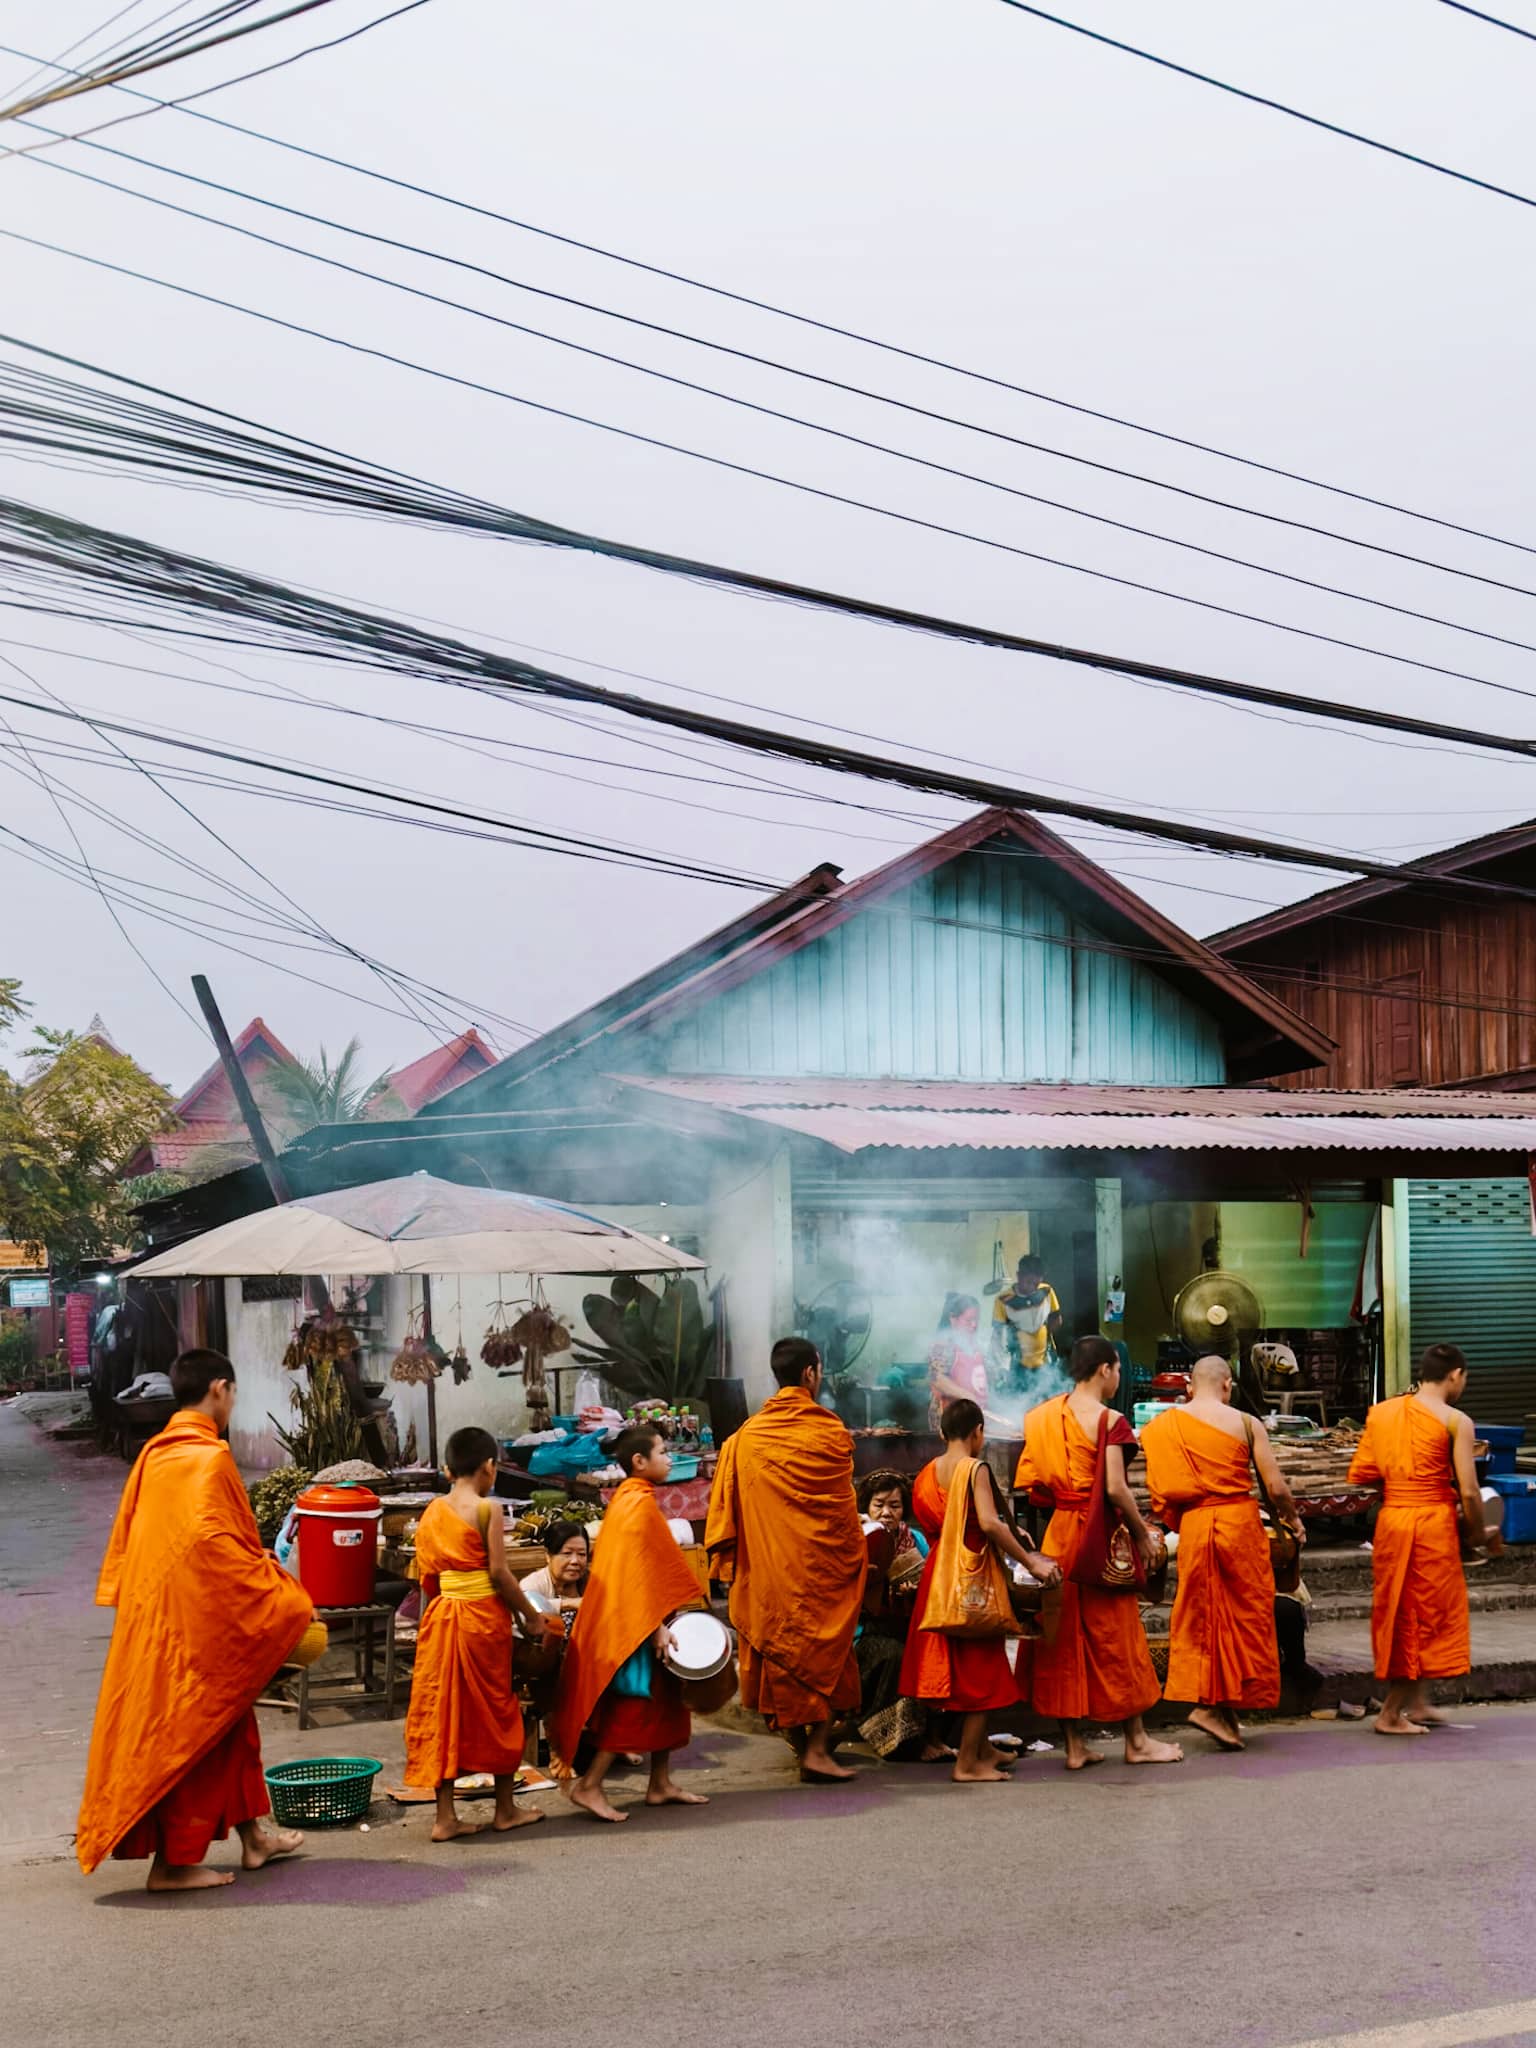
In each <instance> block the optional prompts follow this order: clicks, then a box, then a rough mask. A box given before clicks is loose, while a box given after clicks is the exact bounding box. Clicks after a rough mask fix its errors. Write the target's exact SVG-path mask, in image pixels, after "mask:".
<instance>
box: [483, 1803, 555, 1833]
mask: <svg viewBox="0 0 1536 2048" xmlns="http://www.w3.org/2000/svg"><path fill="white" fill-rule="evenodd" d="M543 1818H544V1815H543V1814H542V1813H541V1812H540V1810H539V1808H538V1807H536V1806H520V1807H517V1808H516V1809H515V1810H514V1812H513V1815H512V1818H511V1819H510V1820H501V1819H497V1820H494V1821H492V1823H491V1826H492V1828H493V1829H494V1831H495V1832H496V1833H497V1834H498V1835H510V1834H511V1832H512V1830H513V1829H514V1828H532V1827H537V1826H538V1824H539V1822H540V1821H541V1820H542V1819H543Z"/></svg>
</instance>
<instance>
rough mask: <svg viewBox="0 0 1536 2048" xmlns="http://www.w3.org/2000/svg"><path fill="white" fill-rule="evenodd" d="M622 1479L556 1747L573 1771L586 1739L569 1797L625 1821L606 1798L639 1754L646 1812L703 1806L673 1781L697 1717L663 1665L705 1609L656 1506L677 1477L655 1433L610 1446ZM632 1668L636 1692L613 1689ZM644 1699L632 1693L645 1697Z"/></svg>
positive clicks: (569, 1659) (576, 1642)
mask: <svg viewBox="0 0 1536 2048" xmlns="http://www.w3.org/2000/svg"><path fill="white" fill-rule="evenodd" d="M613 1461H614V1463H615V1464H616V1465H618V1466H619V1467H620V1469H621V1470H622V1471H623V1472H624V1474H625V1478H624V1481H623V1483H622V1485H621V1486H620V1487H619V1489H618V1491H617V1492H616V1493H615V1494H614V1496H613V1499H612V1500H611V1501H610V1502H609V1503H608V1511H607V1513H606V1514H605V1515H604V1516H603V1520H602V1524H601V1527H600V1528H599V1530H598V1539H597V1545H596V1548H595V1549H594V1550H593V1553H592V1570H591V1575H590V1576H589V1578H588V1580H587V1590H586V1594H585V1596H584V1598H583V1600H582V1603H581V1607H580V1610H579V1611H578V1613H577V1616H576V1622H575V1626H574V1628H573V1629H572V1631H571V1639H570V1643H569V1644H568V1646H567V1648H566V1652H565V1661H564V1663H563V1664H562V1666H561V1669H560V1684H559V1689H558V1691H557V1692H556V1695H555V1711H554V1714H553V1716H552V1718H551V1720H550V1727H549V1740H550V1748H551V1749H552V1750H553V1751H554V1753H555V1755H556V1757H557V1759H558V1760H559V1762H560V1764H561V1766H562V1768H563V1769H564V1770H565V1771H566V1772H567V1773H569V1772H570V1771H572V1770H573V1769H574V1767H575V1762H576V1750H577V1746H578V1744H579V1743H580V1742H581V1739H582V1735H583V1733H585V1734H586V1736H587V1739H588V1741H589V1742H590V1743H591V1744H592V1745H593V1755H592V1759H591V1761H590V1762H589V1763H588V1765H587V1768H586V1769H585V1770H584V1771H583V1772H582V1774H581V1776H580V1777H579V1778H572V1779H571V1780H570V1782H569V1783H568V1784H567V1786H566V1796H567V1797H568V1798H569V1799H570V1800H571V1802H572V1804H573V1805H576V1806H579V1807H581V1808H583V1809H584V1810H585V1811H586V1812H587V1813H590V1814H591V1815H592V1816H593V1818H594V1819H595V1820H606V1821H621V1820H628V1818H629V1815H628V1814H627V1813H621V1812H620V1811H619V1809H618V1808H617V1807H616V1806H615V1805H614V1804H613V1803H612V1801H611V1800H610V1799H609V1798H608V1797H607V1795H606V1793H605V1792H604V1790H603V1780H604V1779H605V1778H606V1777H607V1775H608V1772H609V1770H610V1768H611V1767H612V1764H613V1760H614V1758H615V1757H616V1756H619V1755H623V1754H626V1753H628V1752H630V1751H636V1752H638V1753H639V1754H641V1755H643V1756H644V1755H648V1756H649V1757H650V1759H651V1776H650V1783H649V1784H648V1785H647V1786H646V1789H645V1803H646V1805H647V1806H705V1805H707V1804H708V1801H707V1800H706V1799H705V1798H704V1796H703V1795H702V1793H698V1792H685V1791H684V1790H683V1788H682V1786H681V1785H679V1784H678V1783H677V1782H676V1781H675V1780H674V1778H673V1776H672V1752H673V1750H675V1749H684V1748H686V1747H687V1744H688V1738H689V1736H690V1735H691V1734H692V1733H693V1717H692V1715H691V1714H690V1713H689V1711H688V1708H687V1706H686V1704H685V1703H684V1700H683V1696H682V1693H681V1690H680V1689H679V1686H678V1682H677V1680H676V1679H675V1678H674V1677H673V1676H672V1674H671V1672H670V1671H668V1670H667V1668H666V1667H665V1665H664V1664H663V1663H662V1661H661V1658H662V1653H663V1652H664V1651H665V1650H666V1648H667V1647H668V1643H669V1640H670V1631H669V1630H668V1627H667V1623H668V1621H669V1620H670V1618H671V1617H672V1616H673V1615H675V1614H676V1613H677V1612H678V1611H679V1609H680V1608H685V1607H698V1606H700V1605H701V1604H702V1603H701V1597H700V1593H699V1582H698V1580H697V1579H696V1578H695V1577H694V1575H693V1573H692V1572H691V1571H690V1570H689V1568H688V1566H687V1565H686V1564H685V1563H684V1562H683V1554H682V1552H681V1551H680V1550H679V1549H678V1547H677V1540H676V1538H675V1537H674V1536H673V1534H672V1531H671V1530H670V1529H669V1528H668V1527H667V1524H666V1520H665V1518H664V1516H663V1515H662V1512H661V1509H660V1508H659V1507H658V1505H657V1503H656V1489H657V1487H658V1486H664V1485H665V1484H666V1482H667V1475H668V1474H669V1473H670V1471H671V1470H672V1457H671V1453H670V1452H669V1451H668V1449H667V1446H666V1442H665V1440H664V1438H663V1437H662V1435H661V1433H660V1432H659V1431H658V1430H655V1429H652V1428H651V1427H650V1426H649V1425H647V1424H637V1425H636V1426H635V1427H634V1428H632V1429H626V1430H624V1431H623V1432H622V1434H621V1435H620V1437H619V1439H618V1442H617V1443H616V1444H615V1445H614V1447H613ZM626 1668H627V1669H628V1670H629V1672H630V1675H631V1681H632V1683H631V1685H630V1686H625V1685H623V1684H622V1683H621V1684H618V1685H616V1684H615V1680H617V1679H618V1677H619V1673H620V1672H621V1670H625V1669H626ZM641 1687H643V1689H641V1690H637V1689H635V1688H641Z"/></svg>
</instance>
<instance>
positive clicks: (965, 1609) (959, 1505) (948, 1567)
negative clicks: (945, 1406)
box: [918, 1458, 1022, 1636]
mask: <svg viewBox="0 0 1536 2048" xmlns="http://www.w3.org/2000/svg"><path fill="white" fill-rule="evenodd" d="M979 1462H980V1460H979V1459H976V1458H970V1459H967V1461H966V1463H965V1464H964V1466H963V1467H962V1468H961V1469H960V1470H959V1471H957V1472H956V1474H955V1476H954V1479H953V1480H952V1481H951V1483H950V1488H949V1498H948V1500H947V1501H946V1502H945V1505H944V1523H943V1526H942V1528H941V1529H940V1530H939V1540H938V1542H937V1543H936V1544H935V1545H934V1552H933V1565H932V1571H931V1574H930V1576H929V1580H928V1598H927V1601H926V1603H925V1605H924V1608H923V1618H922V1620H921V1621H920V1622H919V1623H918V1627H919V1628H923V1629H931V1630H933V1631H934V1632H935V1633H937V1634H939V1635H946V1636H1016V1635H1019V1634H1021V1633H1022V1630H1021V1628H1020V1624H1019V1622H1018V1620H1017V1619H1016V1617H1015V1615H1014V1611H1013V1599H1012V1582H1011V1580H1010V1579H1009V1576H1008V1572H1007V1568H1006V1567H1005V1566H1004V1564H1003V1561H1002V1559H1001V1558H1000V1557H999V1556H998V1554H997V1552H996V1551H995V1550H994V1549H993V1548H992V1545H991V1544H990V1543H987V1542H983V1544H982V1546H981V1549H980V1550H979V1551H978V1550H972V1549H970V1548H969V1547H968V1545H967V1543H966V1540H965V1525H966V1521H967V1519H968V1517H969V1514H970V1506H971V1488H972V1486H973V1485H974V1483H975V1478H976V1468H977V1465H978V1464H979ZM988 1477H989V1478H990V1477H991V1474H990V1473H989V1474H988Z"/></svg>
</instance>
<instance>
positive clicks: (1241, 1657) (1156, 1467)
mask: <svg viewBox="0 0 1536 2048" xmlns="http://www.w3.org/2000/svg"><path fill="white" fill-rule="evenodd" d="M1141 1448H1142V1454H1143V1455H1144V1457H1145V1458H1146V1461H1147V1487H1148V1490H1149V1491H1150V1493H1151V1495H1152V1505H1153V1507H1154V1508H1155V1509H1156V1510H1157V1512H1158V1514H1159V1515H1160V1516H1161V1517H1162V1518H1163V1520H1164V1521H1166V1522H1167V1523H1168V1525H1169V1527H1170V1528H1176V1529H1177V1530H1178V1532H1179V1591H1178V1597H1177V1599H1176V1600H1175V1601H1174V1603H1173V1621H1172V1623H1171V1636H1172V1640H1171V1642H1170V1645H1169V1651H1168V1684H1167V1686H1166V1688H1165V1690H1166V1692H1167V1695H1168V1697H1169V1699H1171V1700H1190V1701H1193V1702H1194V1703H1195V1704H1196V1705H1198V1706H1202V1707H1212V1706H1229V1707H1274V1706H1278V1705H1279V1703H1280V1649H1279V1643H1278V1641H1277V1639H1276V1636H1275V1575H1274V1573H1273V1571H1272V1570H1271V1569H1270V1563H1269V1538H1268V1536H1267V1535H1266V1534H1265V1531H1264V1524H1263V1522H1262V1521H1261V1520H1260V1518H1259V1504H1258V1502H1257V1501H1256V1500H1255V1499H1254V1498H1253V1495H1252V1492H1251V1490H1250V1489H1251V1486H1252V1477H1251V1461H1250V1458H1249V1454H1248V1446H1247V1444H1246V1443H1245V1442H1244V1440H1243V1439H1242V1438H1241V1437H1233V1436H1228V1435H1227V1433H1226V1431H1225V1430H1222V1429H1218V1428H1217V1427H1216V1426H1215V1424H1214V1423H1210V1422H1202V1421H1201V1420H1200V1418H1199V1416H1198V1415H1190V1414H1188V1413H1187V1412H1186V1411H1185V1410H1184V1409H1182V1408H1169V1409H1165V1410H1164V1412H1163V1413H1162V1414H1161V1415H1158V1416H1154V1418H1153V1419H1152V1421H1151V1422H1149V1423H1148V1424H1147V1425H1146V1427H1145V1428H1144V1429H1143V1430H1142V1432H1141Z"/></svg>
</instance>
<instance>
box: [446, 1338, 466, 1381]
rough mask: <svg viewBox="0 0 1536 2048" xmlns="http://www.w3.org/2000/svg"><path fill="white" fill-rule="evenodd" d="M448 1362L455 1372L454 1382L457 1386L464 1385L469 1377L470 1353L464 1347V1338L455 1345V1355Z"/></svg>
mask: <svg viewBox="0 0 1536 2048" xmlns="http://www.w3.org/2000/svg"><path fill="white" fill-rule="evenodd" d="M448 1364H449V1367H450V1369H451V1370H452V1373H453V1384H454V1385H455V1386H456V1387H462V1386H463V1384H464V1382H465V1381H466V1380H467V1379H468V1378H469V1353H468V1352H467V1351H466V1350H465V1349H464V1344H463V1340H462V1338H461V1339H460V1341H459V1342H458V1343H457V1344H456V1345H455V1346H454V1348H453V1356H452V1358H450V1359H449V1361H448Z"/></svg>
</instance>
